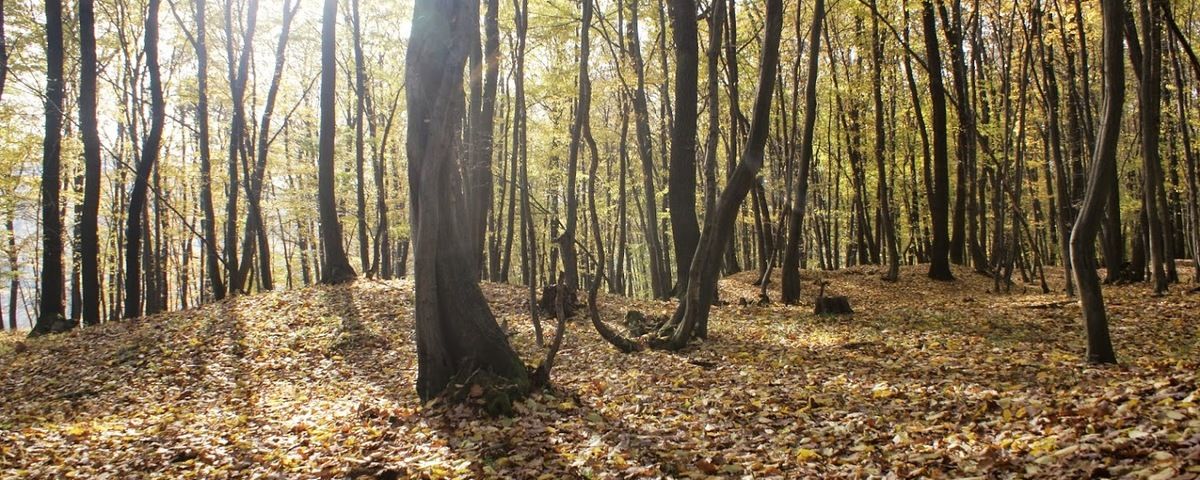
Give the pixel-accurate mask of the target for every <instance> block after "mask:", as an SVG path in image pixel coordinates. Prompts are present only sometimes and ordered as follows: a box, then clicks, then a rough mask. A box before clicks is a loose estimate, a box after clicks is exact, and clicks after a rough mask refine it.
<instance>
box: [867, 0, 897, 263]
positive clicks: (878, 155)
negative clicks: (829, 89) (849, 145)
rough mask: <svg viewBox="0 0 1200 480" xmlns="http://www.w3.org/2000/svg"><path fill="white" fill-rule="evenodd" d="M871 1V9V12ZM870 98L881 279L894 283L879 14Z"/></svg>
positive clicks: (894, 249)
mask: <svg viewBox="0 0 1200 480" xmlns="http://www.w3.org/2000/svg"><path fill="white" fill-rule="evenodd" d="M874 6H875V4H874V0H872V9H874ZM871 73H872V76H873V78H872V81H871V96H872V97H873V98H874V100H875V172H876V175H877V177H876V181H877V185H878V187H877V188H876V190H877V192H878V196H879V198H878V200H877V201H878V202H879V210H880V217H881V218H880V219H879V223H880V225H879V228H880V229H881V230H883V237H884V239H885V243H886V244H887V256H888V269H887V273H885V274H884V275H883V279H884V280H886V281H889V282H894V281H896V280H899V278H900V248H899V247H898V246H897V242H896V228H895V227H894V226H893V225H892V197H891V194H890V193H889V192H888V176H887V170H886V166H885V165H886V163H887V160H886V159H885V158H884V157H885V155H886V154H887V147H886V140H887V139H886V138H885V136H886V134H885V133H884V125H883V123H884V119H883V117H884V111H883V110H884V107H883V38H882V32H880V31H879V15H872V16H871Z"/></svg>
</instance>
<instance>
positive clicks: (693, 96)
mask: <svg viewBox="0 0 1200 480" xmlns="http://www.w3.org/2000/svg"><path fill="white" fill-rule="evenodd" d="M667 7H668V11H669V12H670V16H671V36H672V39H673V40H674V46H675V115H674V122H672V126H671V160H670V181H669V182H668V184H667V186H668V192H667V200H668V204H669V206H670V213H671V233H672V235H673V237H674V241H675V274H676V276H675V278H676V279H678V281H679V282H681V284H682V282H683V281H684V279H686V278H688V270H689V268H690V267H691V259H692V257H693V256H694V255H695V253H696V244H697V242H698V241H699V240H700V225H699V222H698V221H697V220H696V116H697V108H698V105H697V104H698V103H699V99H698V93H697V84H698V76H699V62H700V47H699V43H698V38H697V35H698V30H697V26H696V1H695V0H671V1H670V2H669V3H668V4H667ZM676 293H677V294H678V295H679V296H680V297H682V296H683V289H682V288H681V289H679V290H678V291H677V292H676Z"/></svg>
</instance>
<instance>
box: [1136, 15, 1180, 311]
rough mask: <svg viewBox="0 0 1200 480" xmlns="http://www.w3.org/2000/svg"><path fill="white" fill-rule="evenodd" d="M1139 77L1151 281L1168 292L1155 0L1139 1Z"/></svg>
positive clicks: (1159, 47)
mask: <svg viewBox="0 0 1200 480" xmlns="http://www.w3.org/2000/svg"><path fill="white" fill-rule="evenodd" d="M1139 3H1140V4H1141V18H1142V56H1141V57H1142V58H1141V59H1142V77H1141V85H1140V88H1139V89H1138V100H1139V104H1140V108H1139V112H1140V114H1141V118H1140V121H1141V130H1142V183H1143V188H1142V193H1143V196H1142V203H1143V208H1144V209H1145V210H1146V220H1147V227H1148V228H1149V230H1150V271H1151V273H1152V280H1153V281H1154V293H1155V294H1162V293H1166V291H1167V283H1168V282H1167V272H1166V270H1165V268H1164V267H1165V264H1166V262H1168V261H1170V262H1174V259H1171V258H1167V257H1168V256H1167V255H1166V252H1165V250H1166V239H1165V238H1164V236H1165V235H1164V230H1165V225H1164V218H1163V217H1164V216H1165V212H1163V211H1162V208H1161V207H1162V206H1163V204H1164V203H1165V202H1161V201H1160V198H1159V197H1160V196H1161V192H1162V189H1163V175H1162V165H1161V161H1160V159H1159V152H1158V143H1159V136H1160V135H1161V132H1160V131H1159V129H1160V128H1161V125H1160V124H1161V123H1162V119H1161V116H1162V103H1161V99H1162V34H1161V28H1160V27H1161V23H1162V18H1161V17H1160V14H1159V12H1160V9H1159V7H1158V6H1157V4H1156V3H1157V2H1155V1H1154V0H1142V1H1141V2H1139Z"/></svg>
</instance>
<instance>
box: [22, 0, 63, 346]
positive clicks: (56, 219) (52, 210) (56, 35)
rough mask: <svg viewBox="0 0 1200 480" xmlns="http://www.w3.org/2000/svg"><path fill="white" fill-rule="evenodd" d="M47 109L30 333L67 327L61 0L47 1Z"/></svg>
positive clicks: (45, 104)
mask: <svg viewBox="0 0 1200 480" xmlns="http://www.w3.org/2000/svg"><path fill="white" fill-rule="evenodd" d="M45 7H46V98H45V101H44V104H43V105H44V107H45V112H46V125H45V127H46V128H45V137H44V139H43V140H42V282H41V283H42V294H41V301H40V302H39V307H38V318H37V324H36V325H34V327H33V332H31V333H30V334H31V335H42V334H46V333H51V332H53V331H59V330H66V329H69V328H71V326H72V325H71V324H70V323H69V322H67V321H66V320H65V319H64V318H63V260H62V255H63V231H62V228H63V225H62V212H61V210H60V203H59V186H60V182H61V177H62V158H61V155H62V123H63V23H62V1H61V0H46V3H45Z"/></svg>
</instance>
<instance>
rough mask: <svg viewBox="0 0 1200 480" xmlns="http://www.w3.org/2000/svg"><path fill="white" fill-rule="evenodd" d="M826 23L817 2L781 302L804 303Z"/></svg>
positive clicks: (822, 4)
mask: <svg viewBox="0 0 1200 480" xmlns="http://www.w3.org/2000/svg"><path fill="white" fill-rule="evenodd" d="M824 20H825V1H824V0H816V4H815V5H814V6H813V21H812V29H811V31H810V33H809V41H808V43H809V47H808V79H807V81H806V83H805V86H804V127H803V129H802V130H801V135H802V137H801V139H800V161H799V164H798V165H797V167H796V175H795V176H794V177H793V179H792V181H793V182H795V186H796V189H795V192H794V193H792V208H791V211H790V212H789V213H788V240H787V247H786V248H784V251H783V267H782V272H781V274H782V275H783V278H782V282H781V283H782V285H781V287H780V288H781V292H780V296H781V300H782V301H783V303H787V304H790V305H791V304H796V303H798V302H799V301H800V259H801V258H803V257H804V256H805V252H804V251H803V250H802V248H804V245H802V243H803V238H804V215H805V214H806V213H807V210H808V180H809V170H810V169H811V168H812V157H813V132H814V131H815V130H816V125H817V77H818V75H819V71H818V67H819V66H820V56H821V24H822V23H823V22H824Z"/></svg>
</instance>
